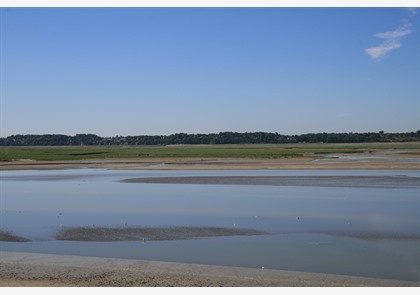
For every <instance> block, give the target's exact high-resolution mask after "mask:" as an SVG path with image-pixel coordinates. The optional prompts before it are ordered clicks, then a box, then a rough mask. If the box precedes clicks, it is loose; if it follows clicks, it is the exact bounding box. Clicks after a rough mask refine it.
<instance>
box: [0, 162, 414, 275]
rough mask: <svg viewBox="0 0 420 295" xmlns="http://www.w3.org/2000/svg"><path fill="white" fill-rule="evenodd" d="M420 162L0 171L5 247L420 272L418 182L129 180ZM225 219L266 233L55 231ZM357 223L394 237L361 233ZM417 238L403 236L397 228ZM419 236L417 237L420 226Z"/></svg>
mask: <svg viewBox="0 0 420 295" xmlns="http://www.w3.org/2000/svg"><path fill="white" fill-rule="evenodd" d="M419 174H420V172H419V171H400V170H399V171H392V170H381V171H355V170H287V171H285V170H252V171H251V170H249V171H116V170H101V169H69V170H43V171H36V170H31V171H0V176H1V180H0V230H6V231H10V232H12V233H13V234H16V235H19V236H23V237H26V238H29V239H31V240H32V241H31V242H27V243H12V242H0V250H3V251H19V252H35V253H51V254H68V255H87V256H98V257H115V258H127V259H146V260H158V261H174V262H186V263H201V264H214V265H229V266H242V267H251V268H261V267H263V266H264V268H266V269H269V268H271V269H283V270H294V271H309V272H323V273H333V274H345V275H356V276H368V277H379V278H389V279H400V280H412V281H420V239H419V237H420V185H419V187H417V188H415V187H413V186H410V187H404V185H402V186H401V187H396V188H395V187H394V188H387V187H385V186H384V187H375V188H360V187H334V186H328V185H325V186H287V185H285V186H270V185H216V184H173V183H170V184H156V183H122V182H120V181H121V180H124V179H130V178H140V177H186V176H192V177H194V176H343V177H346V176H376V177H381V176H383V177H390V176H391V177H396V178H398V177H399V178H407V177H408V178H413V179H414V178H418V177H419V176H420V175H419ZM125 225H128V226H220V227H238V228H251V229H260V230H264V231H268V232H269V233H270V235H264V236H246V237H214V238H201V239H195V240H182V241H148V242H146V243H143V242H74V241H56V240H54V235H55V233H56V232H57V231H58V230H59V229H60V228H61V227H67V226H92V227H94V226H109V227H120V226H125ZM358 234H364V236H369V235H372V236H374V235H384V236H386V237H387V238H380V239H361V238H358V237H357V235H358ZM407 236H408V237H414V238H410V239H407V238H401V237H407ZM416 237H417V238H416Z"/></svg>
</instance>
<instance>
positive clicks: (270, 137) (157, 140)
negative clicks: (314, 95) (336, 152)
mask: <svg viewBox="0 0 420 295" xmlns="http://www.w3.org/2000/svg"><path fill="white" fill-rule="evenodd" d="M409 141H420V130H418V131H417V132H406V133H385V132H383V131H380V132H368V133H352V132H350V133H308V134H302V135H281V134H278V133H267V132H245V133H237V132H220V133H217V134H216V133H211V134H186V133H177V134H172V135H164V136H161V135H152V136H150V135H139V136H114V137H100V136H97V135H95V134H77V135H75V136H68V135H59V134H46V135H12V136H8V137H1V138H0V146H57V145H63V146H64V145H171V144H259V143H260V144H261V143H271V144H281V143H362V142H409Z"/></svg>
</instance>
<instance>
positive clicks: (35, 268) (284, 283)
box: [0, 251, 420, 287]
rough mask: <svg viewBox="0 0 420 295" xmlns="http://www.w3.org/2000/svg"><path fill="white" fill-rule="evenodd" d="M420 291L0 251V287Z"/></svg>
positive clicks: (340, 279) (299, 275) (351, 280)
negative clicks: (372, 288) (266, 288)
mask: <svg viewBox="0 0 420 295" xmlns="http://www.w3.org/2000/svg"><path fill="white" fill-rule="evenodd" d="M14 286H44V287H49V286H69V287H72V286H80V287H92V286H95V287H99V286H102V287H157V286H158V287H169V286H179V287H254V286H255V287H269V286H271V287H296V286H298V287H316V286H320V287H367V286H370V287H386V286H393V287H403V286H404V287H408V286H410V287H419V286H420V282H411V281H398V280H386V279H376V278H366V277H353V276H342V275H329V274H322V273H304V272H294V271H282V270H270V269H262V268H261V267H258V268H255V269H252V268H239V267H225V266H210V265H200V264H184V263H173V262H156V261H145V260H126V259H109V258H94V257H81V256H66V255H49V254H48V255H47V254H33V253H15V252H4V251H2V252H0V287H14Z"/></svg>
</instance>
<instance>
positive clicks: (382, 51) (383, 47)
mask: <svg viewBox="0 0 420 295" xmlns="http://www.w3.org/2000/svg"><path fill="white" fill-rule="evenodd" d="M410 27H411V24H405V25H403V26H400V27H399V28H397V29H396V30H394V31H390V32H384V33H377V34H375V37H377V38H381V39H385V41H384V42H383V43H382V44H380V45H378V46H375V47H370V48H367V49H365V52H366V54H368V55H369V56H370V57H371V58H373V59H375V60H378V61H379V60H380V59H381V58H382V57H384V56H385V55H386V54H388V53H389V52H391V51H394V50H396V49H398V48H400V47H401V46H402V43H401V41H400V38H402V37H404V36H407V35H410V34H411V33H412V32H413V30H411V29H410Z"/></svg>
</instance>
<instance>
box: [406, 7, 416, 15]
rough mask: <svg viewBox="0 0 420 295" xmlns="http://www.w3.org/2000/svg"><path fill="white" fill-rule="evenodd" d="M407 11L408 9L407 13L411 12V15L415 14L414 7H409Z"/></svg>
mask: <svg viewBox="0 0 420 295" xmlns="http://www.w3.org/2000/svg"><path fill="white" fill-rule="evenodd" d="M407 9H408V11H410V12H411V14H417V8H415V7H409V8H407Z"/></svg>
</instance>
